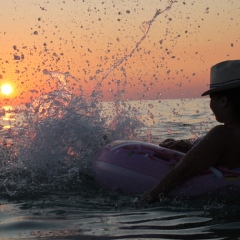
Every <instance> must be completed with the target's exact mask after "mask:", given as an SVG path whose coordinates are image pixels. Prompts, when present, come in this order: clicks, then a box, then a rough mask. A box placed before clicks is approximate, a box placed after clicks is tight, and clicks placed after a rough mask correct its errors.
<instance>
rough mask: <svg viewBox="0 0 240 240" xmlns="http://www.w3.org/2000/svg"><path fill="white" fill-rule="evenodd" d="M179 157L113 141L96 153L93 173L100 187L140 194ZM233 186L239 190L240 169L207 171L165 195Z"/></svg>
mask: <svg viewBox="0 0 240 240" xmlns="http://www.w3.org/2000/svg"><path fill="white" fill-rule="evenodd" d="M183 156H184V154H183V153H180V152H178V151H173V150H169V149H166V148H162V147H159V146H157V145H154V144H150V143H144V142H137V141H115V142H113V143H110V144H108V145H107V146H105V147H104V148H103V150H102V151H101V152H100V153H99V154H98V156H97V157H96V160H95V161H94V163H93V172H94V176H95V179H96V181H97V183H98V184H99V185H100V186H102V187H103V188H106V189H109V190H113V191H121V192H123V193H126V194H141V193H144V192H147V191H149V190H150V189H151V188H153V187H154V185H155V184H157V183H158V182H159V181H160V180H161V179H162V178H163V177H164V176H165V175H166V174H167V173H168V172H169V171H170V170H171V168H172V167H173V166H174V165H176V163H177V162H178V161H179V160H180V159H181V158H182V157H183ZM196 164H197V163H196ZM235 187H240V169H233V170H229V169H226V168H210V169H209V170H208V171H206V172H204V173H203V174H201V175H199V176H196V177H193V178H191V179H189V180H187V181H185V182H184V183H182V184H181V185H179V186H178V187H176V188H174V189H173V190H172V191H171V192H170V193H169V196H182V197H185V196H198V195H202V194H207V193H211V192H214V191H215V192H216V191H217V192H219V191H225V190H226V188H228V189H229V188H235Z"/></svg>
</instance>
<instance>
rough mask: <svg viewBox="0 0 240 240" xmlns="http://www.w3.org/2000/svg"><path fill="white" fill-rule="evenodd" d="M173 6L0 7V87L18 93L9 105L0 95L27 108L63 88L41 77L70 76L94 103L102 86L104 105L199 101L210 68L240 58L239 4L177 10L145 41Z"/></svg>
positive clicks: (58, 3) (222, 0)
mask: <svg viewBox="0 0 240 240" xmlns="http://www.w3.org/2000/svg"><path fill="white" fill-rule="evenodd" d="M169 4H170V2H169V1H164V0H162V1H159V0H149V1H145V0H139V1H126V2H124V1H113V0H102V1H94V0H71V1H70V0H69V1H63V0H55V1H44V2H42V3H40V2H37V1H33V0H26V1H24V3H22V2H21V1H12V0H9V1H2V2H0V8H1V9H2V10H3V11H1V14H0V39H1V55H0V63H1V65H0V85H1V86H2V85H3V84H5V83H9V84H11V85H12V87H13V89H14V91H13V93H12V94H10V95H9V96H7V97H6V96H4V95H0V100H1V105H4V104H6V103H9V104H14V105H17V104H21V103H25V102H29V101H30V100H32V99H35V98H37V97H39V96H40V95H41V94H44V93H46V92H49V91H53V90H54V89H56V88H58V87H59V85H58V84H57V83H56V79H50V76H49V75H46V74H44V73H43V71H44V69H46V70H48V71H59V72H62V73H65V72H69V74H70V76H69V77H68V79H67V80H68V83H69V87H70V88H71V89H72V90H73V92H74V93H76V94H80V88H82V89H83V92H84V94H86V96H87V95H90V94H91V93H92V91H93V90H94V89H96V86H97V85H98V84H99V83H100V82H101V88H100V90H101V91H102V95H103V100H112V99H113V98H114V96H116V95H117V94H120V95H121V97H122V98H124V99H129V100H131V99H166V98H191V97H199V96H200V95H201V93H202V92H203V91H204V90H206V89H207V84H208V83H209V68H210V67H211V66H212V65H214V64H215V63H217V62H220V61H224V60H227V59H239V58H240V50H239V49H240V32H239V18H240V16H239V15H240V2H239V1H233V0H232V1H231V0H228V1H226V0H212V1H209V0H202V1H192V0H189V1H182V0H181V1H177V2H173V3H172V6H171V9H169V10H168V11H165V12H163V13H162V14H160V15H158V16H157V17H156V19H155V21H153V22H152V24H151V26H150V30H149V32H148V33H147V35H146V37H145V38H144V39H143V40H142V41H141V38H142V37H143V36H144V32H143V27H144V22H146V21H150V20H151V19H153V17H154V15H155V13H156V10H157V9H161V10H164V9H165V8H166V7H167V6H168V5H169ZM139 42H140V44H139V45H138V47H136V46H137V44H138V43H139ZM134 49H135V50H134ZM133 50H134V51H133ZM131 52H132V54H131ZM121 59H125V60H123V61H122V62H121V63H120V64H119V65H116V67H113V66H114V63H115V64H116V62H117V61H119V60H121ZM106 73H109V74H107V76H106ZM105 76H106V77H105ZM98 89H99V88H98ZM81 94H82V93H81Z"/></svg>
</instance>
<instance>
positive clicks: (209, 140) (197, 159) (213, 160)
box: [141, 126, 228, 203]
mask: <svg viewBox="0 0 240 240" xmlns="http://www.w3.org/2000/svg"><path fill="white" fill-rule="evenodd" d="M227 135H228V134H227V131H226V127H225V126H217V127H214V128H213V129H212V130H210V131H209V133H208V134H207V135H206V136H205V137H204V138H203V139H202V140H201V141H200V142H199V143H198V144H197V145H196V146H194V147H193V148H192V149H191V150H190V151H189V152H188V153H187V154H186V155H185V156H184V157H183V159H182V160H181V161H180V162H179V163H178V164H177V165H176V166H175V167H174V168H173V169H172V170H171V171H170V172H169V173H168V174H167V175H166V176H165V177H164V178H163V179H162V180H161V181H160V182H159V183H158V184H157V185H156V186H155V187H154V188H153V189H152V190H151V191H150V192H149V193H146V194H144V196H143V198H142V200H141V201H142V202H148V203H152V202H155V201H157V200H158V198H159V195H165V194H167V193H168V192H169V191H171V190H172V188H174V187H175V186H176V185H178V184H180V183H182V182H183V181H184V180H185V179H187V178H189V177H191V176H194V175H197V174H199V173H201V172H202V171H204V170H206V169H208V168H209V167H210V166H213V165H215V164H217V163H218V160H219V159H220V157H221V156H222V154H223V153H224V151H225V149H226V144H227V140H228V136H227Z"/></svg>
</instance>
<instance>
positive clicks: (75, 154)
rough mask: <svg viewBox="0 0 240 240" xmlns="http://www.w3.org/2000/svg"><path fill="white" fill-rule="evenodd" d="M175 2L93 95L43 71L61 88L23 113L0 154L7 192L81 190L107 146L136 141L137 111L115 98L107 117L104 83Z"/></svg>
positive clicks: (64, 76)
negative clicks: (96, 159)
mask: <svg viewBox="0 0 240 240" xmlns="http://www.w3.org/2000/svg"><path fill="white" fill-rule="evenodd" d="M175 2H176V1H173V0H170V1H169V2H168V6H167V7H166V8H165V9H163V10H157V11H156V13H155V15H154V16H153V18H152V19H151V20H150V21H145V22H143V23H142V28H141V30H142V32H143V36H142V37H141V38H140V40H139V41H138V42H137V43H136V44H135V46H134V48H133V49H132V50H131V51H130V52H129V53H128V54H126V55H124V56H123V57H122V58H120V59H119V60H117V61H116V62H115V63H114V64H112V65H111V66H110V67H109V68H108V69H107V70H106V72H105V73H104V74H103V76H102V77H101V78H100V80H99V81H98V83H97V86H96V88H95V89H94V90H93V91H92V93H91V94H90V97H89V96H86V95H85V93H84V92H83V90H82V88H81V85H80V84H79V79H76V78H75V77H74V76H72V75H71V74H70V73H69V72H65V73H64V72H61V71H50V70H47V69H45V70H43V74H45V75H47V76H50V78H49V79H48V80H47V81H48V82H49V84H50V85H51V82H52V81H53V80H57V90H54V91H51V92H49V93H47V94H42V95H41V96H40V97H39V98H37V99H36V100H34V101H32V102H31V103H30V104H26V108H24V109H23V110H22V113H24V121H23V124H20V125H19V126H17V127H16V128H15V129H14V131H12V132H11V139H12V141H11V146H10V147H9V146H5V148H2V150H1V153H0V154H1V156H0V157H1V162H2V175H1V176H0V185H1V190H2V192H4V193H6V194H7V195H8V196H11V197H14V196H19V195H26V193H27V195H29V196H30V195H31V194H33V193H35V192H37V191H40V192H41V191H52V190H59V189H60V190H63V189H64V190H66V189H71V188H72V187H74V186H79V183H80V182H81V180H82V177H83V176H85V175H86V174H87V175H91V165H92V161H93V159H94V157H95V156H96V154H97V152H98V151H99V150H100V149H101V148H102V147H103V146H104V145H105V144H107V143H108V142H110V141H114V140H116V139H133V138H134V139H137V136H138V134H137V131H138V130H139V129H140V128H141V127H142V126H143V124H142V123H141V122H140V121H139V119H138V114H137V110H136V109H134V110H133V109H132V108H131V106H129V105H128V104H126V102H125V101H124V100H123V99H121V95H120V94H116V95H115V101H114V103H113V108H112V109H111V110H110V111H109V109H107V110H108V113H104V111H103V104H104V103H102V102H100V100H101V96H102V92H101V84H102V82H103V81H104V80H105V79H106V78H107V77H108V76H109V74H110V73H111V72H112V71H114V70H115V69H116V68H117V67H118V66H120V65H121V64H122V63H123V62H124V61H127V60H128V59H129V58H131V57H132V56H133V54H134V53H135V51H136V50H137V49H138V48H139V46H140V45H141V43H142V42H143V41H144V40H145V39H146V37H147V35H148V33H149V31H150V28H151V26H152V24H153V22H154V21H155V20H156V19H157V17H158V16H159V15H160V14H162V13H164V12H166V11H168V10H170V9H171V7H172V5H173V4H174V3H175ZM70 78H71V81H70V80H69V79H70ZM70 82H71V84H73V83H74V82H75V83H77V86H79V89H78V91H79V93H78V94H75V93H74V92H73V91H72V88H71V87H70ZM118 90H119V88H118ZM11 130H12V129H11ZM2 145H3V144H2Z"/></svg>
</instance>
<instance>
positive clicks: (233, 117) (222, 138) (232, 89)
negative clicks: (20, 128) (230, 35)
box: [141, 60, 240, 203]
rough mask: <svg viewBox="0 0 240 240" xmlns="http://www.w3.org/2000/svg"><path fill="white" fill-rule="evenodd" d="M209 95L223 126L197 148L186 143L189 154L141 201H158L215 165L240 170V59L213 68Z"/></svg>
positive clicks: (174, 143) (175, 144)
mask: <svg viewBox="0 0 240 240" xmlns="http://www.w3.org/2000/svg"><path fill="white" fill-rule="evenodd" d="M206 95H209V96H210V108H211V110H212V111H213V114H214V115H215V118H216V120H217V121H218V122H220V123H223V125H217V126H215V127H213V128H212V129H211V130H210V131H209V132H208V133H207V134H206V136H204V137H203V138H202V139H201V140H200V141H199V142H198V143H196V144H195V145H194V146H193V147H191V144H190V143H189V146H188V143H187V142H186V141H185V143H186V144H185V145H186V148H185V152H187V153H186V155H185V156H184V157H183V158H182V159H181V161H180V162H179V163H178V164H177V165H176V166H175V167H174V168H173V169H172V170H171V171H170V172H169V173H168V174H167V175H166V176H165V177H164V178H163V179H162V180H161V181H160V182H159V183H158V184H157V185H156V186H155V187H154V188H153V189H152V190H151V191H150V192H148V193H146V194H144V195H143V197H142V200H141V202H147V203H153V202H156V201H158V200H159V197H160V196H164V195H166V194H167V193H168V192H170V191H171V190H172V189H173V188H174V187H175V186H177V185H178V184H180V183H182V182H183V181H184V180H186V179H187V178H190V177H192V176H195V175H198V174H200V173H201V172H203V171H204V170H206V169H208V168H209V167H211V166H215V167H216V166H225V167H227V168H237V167H240V60H233V61H224V62H220V63H218V64H216V65H214V66H213V67H212V68H211V74H210V89H209V90H208V91H206V92H204V93H203V94H202V96H206ZM171 141H172V142H171ZM181 144H183V145H184V141H183V142H177V141H174V140H168V142H165V144H164V143H163V144H161V145H163V146H165V147H169V148H171V149H177V150H180V149H179V145H181ZM206 184H207V183H206Z"/></svg>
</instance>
